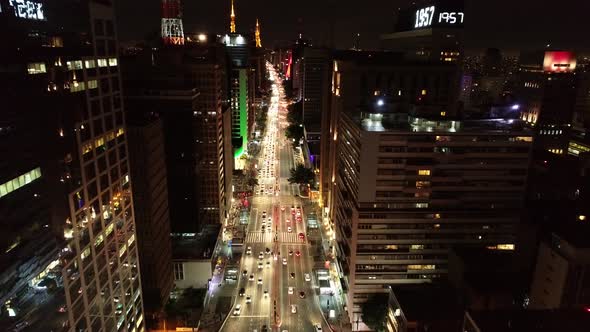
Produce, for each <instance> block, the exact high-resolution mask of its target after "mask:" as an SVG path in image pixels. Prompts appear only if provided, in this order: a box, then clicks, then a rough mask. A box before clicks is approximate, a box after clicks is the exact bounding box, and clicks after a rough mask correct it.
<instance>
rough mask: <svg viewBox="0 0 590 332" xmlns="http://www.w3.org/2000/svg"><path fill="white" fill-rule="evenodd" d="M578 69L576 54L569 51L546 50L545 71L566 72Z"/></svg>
mask: <svg viewBox="0 0 590 332" xmlns="http://www.w3.org/2000/svg"><path fill="white" fill-rule="evenodd" d="M575 69H576V56H575V55H574V53H573V52H568V51H549V52H545V57H544V58H543V71H545V72H557V73H566V72H571V71H574V70H575Z"/></svg>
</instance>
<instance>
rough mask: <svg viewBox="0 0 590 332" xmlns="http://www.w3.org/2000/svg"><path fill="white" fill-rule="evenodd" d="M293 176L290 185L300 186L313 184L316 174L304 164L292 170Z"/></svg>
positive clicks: (290, 178)
mask: <svg viewBox="0 0 590 332" xmlns="http://www.w3.org/2000/svg"><path fill="white" fill-rule="evenodd" d="M290 172H291V176H290V177H289V179H288V180H289V183H297V184H299V185H307V184H310V185H311V184H313V183H314V181H315V174H314V173H313V170H312V169H311V168H309V167H305V166H304V165H302V164H298V165H297V166H296V167H295V168H291V170H290Z"/></svg>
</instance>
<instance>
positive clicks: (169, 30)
mask: <svg viewBox="0 0 590 332" xmlns="http://www.w3.org/2000/svg"><path fill="white" fill-rule="evenodd" d="M162 41H163V42H164V45H184V32H183V29H182V11H181V10H180V0H162Z"/></svg>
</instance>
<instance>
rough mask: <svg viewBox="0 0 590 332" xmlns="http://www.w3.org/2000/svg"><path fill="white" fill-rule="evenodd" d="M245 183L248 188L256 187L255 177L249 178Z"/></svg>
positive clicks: (256, 180)
mask: <svg viewBox="0 0 590 332" xmlns="http://www.w3.org/2000/svg"><path fill="white" fill-rule="evenodd" d="M247 183H248V186H249V187H250V188H254V187H256V186H257V185H258V179H257V178H255V177H249V178H248V180H247Z"/></svg>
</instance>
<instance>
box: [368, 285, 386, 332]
mask: <svg viewBox="0 0 590 332" xmlns="http://www.w3.org/2000/svg"><path fill="white" fill-rule="evenodd" d="M388 300H389V298H388V295H387V294H374V295H373V296H371V297H370V298H369V299H368V300H367V302H365V303H363V304H362V316H361V317H362V319H363V322H364V323H365V324H366V325H367V326H368V327H370V328H371V329H373V330H375V331H379V332H381V331H385V319H386V315H387V302H388Z"/></svg>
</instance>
